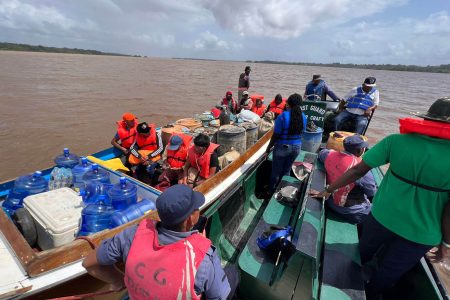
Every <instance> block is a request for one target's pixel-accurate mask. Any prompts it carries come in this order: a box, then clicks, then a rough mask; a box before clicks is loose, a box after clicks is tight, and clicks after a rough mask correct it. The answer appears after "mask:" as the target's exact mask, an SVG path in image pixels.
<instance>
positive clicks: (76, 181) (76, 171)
mask: <svg viewBox="0 0 450 300" xmlns="http://www.w3.org/2000/svg"><path fill="white" fill-rule="evenodd" d="M91 169H92V167H91V163H90V162H89V161H88V159H87V158H86V157H84V156H82V157H81V162H80V163H79V164H78V165H76V166H75V167H73V169H72V174H73V187H74V188H75V189H81V188H83V187H84V186H85V182H84V181H83V176H84V174H86V173H87V172H88V171H89V170H91Z"/></svg>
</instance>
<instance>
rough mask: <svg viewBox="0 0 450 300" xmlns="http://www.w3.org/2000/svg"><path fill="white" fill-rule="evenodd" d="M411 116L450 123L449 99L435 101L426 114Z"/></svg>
mask: <svg viewBox="0 0 450 300" xmlns="http://www.w3.org/2000/svg"><path fill="white" fill-rule="evenodd" d="M413 115H415V116H418V117H421V118H424V119H426V120H432V121H438V122H445V123H450V97H445V98H440V99H437V100H436V101H434V103H433V104H431V106H430V108H429V109H428V111H427V112H426V113H425V112H418V113H413Z"/></svg>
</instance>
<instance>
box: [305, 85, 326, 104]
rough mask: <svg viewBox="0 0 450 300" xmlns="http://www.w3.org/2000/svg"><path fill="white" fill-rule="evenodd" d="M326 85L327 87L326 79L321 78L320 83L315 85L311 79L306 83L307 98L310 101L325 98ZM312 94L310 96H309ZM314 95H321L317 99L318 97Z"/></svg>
mask: <svg viewBox="0 0 450 300" xmlns="http://www.w3.org/2000/svg"><path fill="white" fill-rule="evenodd" d="M324 87H325V81H323V80H321V81H320V82H319V84H318V85H315V84H314V83H313V82H312V81H310V82H309V83H308V84H307V85H306V96H307V97H306V100H310V101H317V100H323V101H325V99H324V95H325V93H324ZM308 95H310V96H308ZM313 95H317V96H319V97H320V99H317V97H314V96H313Z"/></svg>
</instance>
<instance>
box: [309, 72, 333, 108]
mask: <svg viewBox="0 0 450 300" xmlns="http://www.w3.org/2000/svg"><path fill="white" fill-rule="evenodd" d="M327 95H328V96H330V97H331V99H333V101H335V102H337V101H339V97H338V96H336V94H335V93H334V92H333V91H332V90H331V89H330V88H329V87H328V85H327V84H326V82H325V80H323V79H322V76H321V75H313V78H312V80H311V81H310V82H309V83H308V84H307V85H306V87H305V93H304V94H303V99H305V100H309V101H327Z"/></svg>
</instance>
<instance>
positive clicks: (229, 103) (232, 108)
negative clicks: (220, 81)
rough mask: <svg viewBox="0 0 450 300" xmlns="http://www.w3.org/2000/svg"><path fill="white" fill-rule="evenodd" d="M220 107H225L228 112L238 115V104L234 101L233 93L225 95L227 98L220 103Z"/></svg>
mask: <svg viewBox="0 0 450 300" xmlns="http://www.w3.org/2000/svg"><path fill="white" fill-rule="evenodd" d="M218 105H219V107H223V106H225V107H226V108H227V111H228V112H229V113H232V114H236V112H237V109H238V105H237V102H236V101H235V100H234V99H233V93H232V92H231V91H228V92H227V93H226V94H225V97H224V98H223V99H222V100H221V101H219V103H218Z"/></svg>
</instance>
